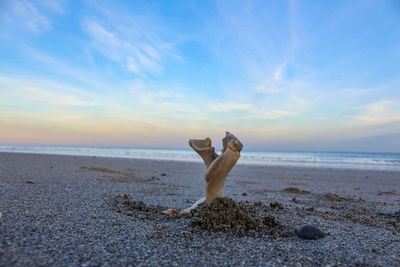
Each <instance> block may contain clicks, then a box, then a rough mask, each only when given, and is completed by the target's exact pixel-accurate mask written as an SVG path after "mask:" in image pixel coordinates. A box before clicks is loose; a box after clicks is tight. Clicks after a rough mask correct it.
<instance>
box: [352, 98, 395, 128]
mask: <svg viewBox="0 0 400 267" xmlns="http://www.w3.org/2000/svg"><path fill="white" fill-rule="evenodd" d="M356 109H357V110H360V112H359V113H358V114H357V115H356V116H355V119H356V120H358V121H361V122H363V123H366V124H384V123H392V122H400V100H397V99H392V100H389V99H385V100H380V101H377V102H373V103H370V104H368V105H365V106H361V107H357V108H356Z"/></svg>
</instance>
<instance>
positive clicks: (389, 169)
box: [0, 150, 400, 173]
mask: <svg viewBox="0 0 400 267" xmlns="http://www.w3.org/2000/svg"><path fill="white" fill-rule="evenodd" d="M188 151H190V150H188ZM190 152H191V154H193V155H194V157H193V158H185V159H183V158H182V159H179V158H171V159H169V158H145V157H140V156H137V157H136V156H134V155H129V156H128V155H104V154H101V155H93V154H89V153H88V154H84V153H81V154H74V153H70V154H68V153H62V152H43V151H38V152H32V151H16V152H14V151H0V153H5V154H7V153H15V154H32V155H53V156H76V157H99V158H116V159H130V160H150V161H162V162H181V163H199V164H203V162H202V160H201V159H200V158H199V157H197V155H195V154H194V153H192V151H190ZM310 153H313V152H310ZM316 153H317V152H316ZM332 153H336V152H332ZM340 153H350V154H351V153H353V152H340ZM355 153H363V152H355ZM371 153H372V154H381V153H379V152H376V153H374V152H371ZM366 154H368V153H366ZM383 154H393V155H397V154H398V153H383ZM241 159H242V160H240V159H239V161H238V163H237V164H236V165H244V166H252V167H268V168H269V167H278V168H306V169H308V168H311V169H324V170H343V171H348V170H350V171H351V170H354V171H378V172H379V171H382V172H398V173H400V164H399V165H396V164H394V165H388V166H386V167H382V166H381V167H378V166H370V167H366V166H368V164H364V166H362V167H361V166H360V167H356V166H355V165H348V166H346V164H344V163H342V164H340V163H336V165H335V164H333V163H329V164H330V165H323V164H320V166H317V165H318V164H319V163H311V162H303V163H302V164H300V163H298V162H295V161H294V162H290V163H286V164H284V163H282V162H280V163H273V162H268V163H264V162H261V161H260V162H257V163H256V162H243V157H241ZM338 165H340V166H338ZM394 166H395V167H397V166H398V169H394V168H393V167H394Z"/></svg>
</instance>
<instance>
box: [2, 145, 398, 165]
mask: <svg viewBox="0 0 400 267" xmlns="http://www.w3.org/2000/svg"><path fill="white" fill-rule="evenodd" d="M0 152H20V153H40V154H57V155H84V156H103V157H118V158H133V159H155V160H176V161H190V162H201V161H202V160H201V158H200V157H199V156H198V155H197V154H196V153H195V152H194V151H193V150H191V149H153V148H112V147H110V148H106V147H55V146H0ZM238 164H245V165H263V166H298V167H320V168H321V167H322V168H339V169H367V170H387V171H400V153H360V152H271V151H245V150H244V151H242V153H241V157H240V159H239V162H238Z"/></svg>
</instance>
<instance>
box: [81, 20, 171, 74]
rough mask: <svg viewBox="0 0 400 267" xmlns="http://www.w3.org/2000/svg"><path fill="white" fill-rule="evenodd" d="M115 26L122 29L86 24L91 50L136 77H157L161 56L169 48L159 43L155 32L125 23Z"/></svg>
mask: <svg viewBox="0 0 400 267" xmlns="http://www.w3.org/2000/svg"><path fill="white" fill-rule="evenodd" d="M115 23H116V25H119V24H121V25H123V26H112V25H111V24H110V23H109V24H108V26H107V25H104V23H100V22H99V21H98V20H96V19H87V20H86V22H85V30H86V32H87V33H88V34H89V36H90V37H91V40H92V48H93V49H95V50H96V51H98V52H100V53H101V54H102V55H103V56H104V57H105V58H107V59H108V60H110V61H114V62H116V63H118V64H120V65H122V66H123V67H124V68H125V69H126V70H127V71H129V72H132V73H134V74H136V75H138V76H146V75H148V74H151V75H158V74H160V73H161V72H162V70H163V64H162V63H163V59H164V54H168V50H170V49H171V48H170V46H168V45H167V43H166V42H164V41H162V40H160V38H159V36H158V35H157V34H156V33H155V29H148V28H147V27H146V25H143V24H140V23H135V22H128V21H124V22H123V23H121V22H119V21H118V22H115ZM149 27H150V26H149ZM153 35H154V36H153Z"/></svg>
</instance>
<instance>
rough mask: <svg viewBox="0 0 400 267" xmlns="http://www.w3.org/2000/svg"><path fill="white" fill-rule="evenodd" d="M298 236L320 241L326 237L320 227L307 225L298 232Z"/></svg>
mask: <svg viewBox="0 0 400 267" xmlns="http://www.w3.org/2000/svg"><path fill="white" fill-rule="evenodd" d="M297 236H298V237H299V238H303V239H319V238H323V237H325V234H324V233H323V232H322V231H321V230H319V229H318V227H316V226H314V225H311V224H306V225H304V226H303V227H301V228H300V230H299V231H298V232H297Z"/></svg>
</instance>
